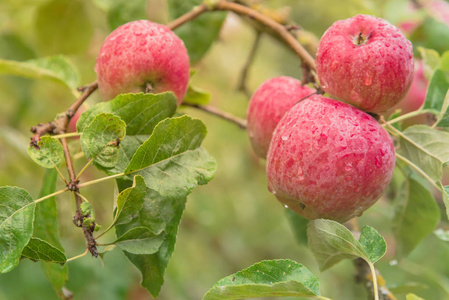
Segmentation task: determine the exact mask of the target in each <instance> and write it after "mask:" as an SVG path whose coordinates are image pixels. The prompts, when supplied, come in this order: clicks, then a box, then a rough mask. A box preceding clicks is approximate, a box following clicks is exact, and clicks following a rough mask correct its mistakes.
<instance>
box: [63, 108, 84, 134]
mask: <svg viewBox="0 0 449 300" xmlns="http://www.w3.org/2000/svg"><path fill="white" fill-rule="evenodd" d="M85 111H86V109H85V108H84V107H83V106H81V107H80V108H79V109H78V110H77V111H76V113H75V114H74V115H73V117H72V118H71V119H70V121H69V125H68V126H67V131H68V132H76V131H77V130H76V123H77V122H78V119H79V118H80V116H81V114H82V113H83V112H85Z"/></svg>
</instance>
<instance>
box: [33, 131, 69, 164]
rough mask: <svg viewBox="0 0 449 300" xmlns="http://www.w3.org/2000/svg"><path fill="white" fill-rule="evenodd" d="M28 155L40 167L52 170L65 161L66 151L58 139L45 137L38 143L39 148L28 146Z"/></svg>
mask: <svg viewBox="0 0 449 300" xmlns="http://www.w3.org/2000/svg"><path fill="white" fill-rule="evenodd" d="M27 151H28V155H29V156H30V157H31V159H32V160H33V161H34V162H35V163H37V164H38V165H40V166H42V167H44V168H49V169H52V168H54V167H57V166H58V165H59V164H60V163H61V162H62V161H63V160H64V149H63V148H62V145H61V143H60V142H59V140H58V139H55V138H53V137H51V136H43V137H41V139H40V141H39V142H37V147H35V146H28V148H27Z"/></svg>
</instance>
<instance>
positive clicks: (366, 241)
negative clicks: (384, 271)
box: [359, 225, 387, 264]
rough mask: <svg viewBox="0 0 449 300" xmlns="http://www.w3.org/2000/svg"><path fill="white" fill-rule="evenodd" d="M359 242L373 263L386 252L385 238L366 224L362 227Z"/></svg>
mask: <svg viewBox="0 0 449 300" xmlns="http://www.w3.org/2000/svg"><path fill="white" fill-rule="evenodd" d="M359 242H360V244H361V245H362V247H363V249H365V252H366V253H367V254H368V257H369V260H370V261H371V262H372V263H373V264H374V263H375V262H376V261H378V260H379V259H381V258H382V256H384V255H385V252H387V244H386V243H385V239H384V238H383V237H382V236H381V235H380V234H379V232H377V230H376V229H374V228H373V227H371V226H368V225H366V226H364V227H363V229H362V232H361V233H360V238H359Z"/></svg>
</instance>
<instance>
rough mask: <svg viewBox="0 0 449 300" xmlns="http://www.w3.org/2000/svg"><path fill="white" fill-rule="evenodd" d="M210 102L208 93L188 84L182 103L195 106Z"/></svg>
mask: <svg viewBox="0 0 449 300" xmlns="http://www.w3.org/2000/svg"><path fill="white" fill-rule="evenodd" d="M209 101H210V93H209V92H208V91H206V90H203V89H200V88H197V87H194V86H192V85H191V84H189V87H188V88H187V93H186V95H185V97H184V99H183V102H185V103H189V104H196V105H207V104H209Z"/></svg>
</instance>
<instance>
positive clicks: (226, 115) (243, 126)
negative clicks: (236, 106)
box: [182, 102, 247, 129]
mask: <svg viewBox="0 0 449 300" xmlns="http://www.w3.org/2000/svg"><path fill="white" fill-rule="evenodd" d="M182 105H184V106H189V107H193V108H197V109H199V110H202V111H205V112H208V113H210V114H212V115H215V116H217V117H220V118H222V119H224V120H227V121H231V122H232V123H234V124H236V125H237V126H239V127H240V128H241V129H246V126H247V122H246V120H244V119H241V118H239V117H236V116H234V115H232V114H230V113H228V112H225V111H222V110H220V109H218V108H216V107H213V106H210V105H198V104H190V103H185V102H183V103H182Z"/></svg>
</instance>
